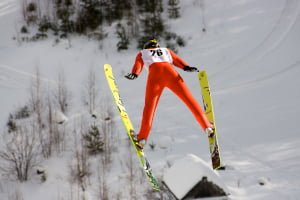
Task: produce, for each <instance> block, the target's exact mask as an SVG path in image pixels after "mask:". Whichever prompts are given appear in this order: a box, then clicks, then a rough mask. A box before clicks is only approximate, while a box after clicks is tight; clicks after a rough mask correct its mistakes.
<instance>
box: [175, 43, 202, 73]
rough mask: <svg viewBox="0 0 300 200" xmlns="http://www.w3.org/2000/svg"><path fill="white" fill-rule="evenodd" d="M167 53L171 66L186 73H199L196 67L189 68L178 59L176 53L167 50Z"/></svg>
mask: <svg viewBox="0 0 300 200" xmlns="http://www.w3.org/2000/svg"><path fill="white" fill-rule="evenodd" d="M169 52H170V54H171V56H172V59H173V64H174V65H175V66H177V67H179V68H181V69H183V70H184V71H186V72H199V70H198V69H197V67H190V66H189V65H188V64H187V63H186V62H185V61H184V60H183V59H182V58H180V57H179V56H178V55H177V54H176V53H174V52H173V51H172V50H170V49H169Z"/></svg>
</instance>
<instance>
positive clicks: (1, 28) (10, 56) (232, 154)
mask: <svg viewBox="0 0 300 200" xmlns="http://www.w3.org/2000/svg"><path fill="white" fill-rule="evenodd" d="M19 6H20V5H19V1H18V0H2V1H1V2H0V94H1V100H0V109H1V113H0V124H1V128H0V130H2V129H4V128H3V127H4V126H5V123H6V121H7V118H8V114H9V112H12V110H14V109H15V108H16V107H18V106H23V105H24V99H25V100H26V99H28V96H29V94H28V93H29V92H28V91H29V89H28V87H29V82H30V80H31V79H32V78H33V77H34V76H35V75H34V74H35V73H34V71H35V69H36V68H37V67H39V69H40V71H41V77H42V80H43V81H44V82H45V83H46V84H48V85H52V84H55V82H56V77H57V74H58V71H59V70H60V69H63V70H64V71H65V73H66V74H67V76H66V81H67V85H68V87H70V89H71V90H72V94H73V97H74V99H75V100H74V102H73V104H74V105H77V108H76V109H73V110H72V112H71V113H70V116H68V117H69V118H72V116H73V115H74V116H75V115H77V114H78V112H80V109H81V106H80V105H79V103H78V102H80V95H81V92H82V89H83V86H82V85H83V81H84V80H85V77H86V76H85V74H87V73H88V71H89V69H90V68H94V70H95V72H96V73H97V74H98V75H99V80H100V83H101V85H100V89H101V91H102V92H101V93H102V94H103V95H104V96H108V97H110V94H109V92H108V90H107V85H106V82H105V80H104V78H103V72H102V66H103V64H104V63H110V64H112V66H113V67H114V71H115V73H116V74H117V82H118V84H119V85H120V91H121V93H122V97H123V100H124V103H125V105H126V107H127V110H128V112H129V115H130V116H131V118H132V121H133V123H134V125H135V127H136V128H137V129H138V127H139V123H140V118H141V113H142V108H143V103H144V87H145V81H146V76H147V73H146V70H145V71H144V73H143V74H142V75H141V76H140V77H139V78H138V79H137V80H135V81H128V80H126V79H124V78H123V75H124V73H125V72H129V71H130V70H131V66H132V63H133V60H134V58H135V54H136V52H137V51H136V49H134V45H132V48H131V49H130V50H129V51H127V52H122V53H119V52H117V51H116V50H115V44H116V41H115V39H113V37H110V36H109V37H108V39H107V40H105V41H104V42H103V44H101V46H102V47H103V48H102V49H100V48H99V46H100V44H99V43H98V42H95V41H87V40H86V39H85V38H79V37H76V38H72V39H71V48H69V43H68V42H67V41H66V42H65V43H63V42H62V43H59V44H58V45H53V43H54V42H53V40H52V39H51V38H50V39H48V40H45V41H42V42H36V43H18V42H17V41H16V40H12V38H13V37H14V36H15V37H18V34H17V30H19V27H20V21H21V17H20V13H19ZM299 12H300V2H299V1H298V0H276V1H274V0H263V1H262V0H240V1H233V0H224V1H218V0H209V1H205V0H185V1H181V15H182V17H181V18H179V19H176V20H168V21H166V24H167V25H168V26H169V27H170V28H171V30H173V31H174V32H176V33H177V34H179V35H181V36H183V37H184V38H185V39H186V40H187V46H186V47H184V48H181V49H180V50H179V55H180V56H181V57H182V58H184V59H185V60H186V61H187V62H188V63H190V65H192V66H197V67H199V68H201V69H205V70H207V72H208V75H209V78H210V84H211V89H212V95H213V98H214V104H215V112H216V118H217V119H216V120H217V126H218V130H219V134H220V136H219V143H220V146H221V153H222V156H223V160H224V162H225V163H226V164H227V165H228V166H229V167H228V170H225V171H222V172H219V175H220V177H221V178H222V179H223V180H224V183H225V184H226V186H227V187H228V189H229V190H230V191H229V192H230V193H231V194H232V199H239V200H240V199H249V200H250V199H251V200H253V199H264V200H271V199H272V200H273V199H279V200H280V199H298V196H299V195H300V189H299V185H300V181H299V180H300V178H299V174H300V168H299V166H300V137H299V131H298V122H299V114H300V106H299V102H300V90H299V85H300V79H299V75H300V54H299V52H300V39H299V35H300V16H299ZM203 28H205V29H206V31H205V32H203V31H202V29H203ZM107 31H108V32H110V33H112V34H113V32H114V30H113V29H110V28H108V29H107ZM112 47H113V48H112ZM180 73H181V74H182V76H183V78H184V79H185V80H186V82H187V84H188V86H189V87H190V89H191V90H192V92H193V94H194V95H195V97H196V98H197V99H198V100H199V102H201V96H200V90H199V86H198V81H197V76H196V74H194V73H185V72H180ZM76 99H77V100H76ZM75 107H76V106H75ZM116 124H117V126H118V127H119V130H120V131H119V134H120V135H121V136H120V139H121V140H122V139H125V138H126V135H125V134H123V132H122V124H121V122H120V120H119V119H118V118H116ZM123 135H124V136H123ZM149 140H150V141H149V142H152V141H153V142H154V143H155V144H157V147H156V150H155V151H151V150H150V148H146V151H147V154H148V157H149V160H150V162H151V164H152V165H153V170H154V173H155V174H158V175H159V176H161V175H162V172H163V170H164V167H165V166H166V163H168V164H172V163H173V162H174V160H176V159H180V158H181V157H183V156H184V155H186V154H189V153H191V154H195V155H197V156H199V157H201V158H202V159H203V160H205V161H207V162H209V154H208V146H207V138H206V136H205V135H204V134H203V131H202V130H201V129H200V127H199V126H198V124H197V123H196V121H195V120H194V119H193V117H192V115H191V114H190V112H189V111H188V109H187V108H186V107H185V106H184V105H183V104H182V103H181V102H180V101H179V100H178V99H177V97H176V96H174V95H173V94H172V93H171V92H169V91H167V90H166V91H165V92H164V93H163V95H162V97H161V100H160V103H159V105H158V109H157V114H156V116H155V120H154V125H153V129H152V132H151V136H150V139H149ZM68 161H69V158H68V157H66V158H57V159H56V158H53V159H51V160H50V161H48V162H49V166H50V167H51V166H53V168H52V169H51V170H50V171H51V172H53V174H55V175H53V176H54V177H59V178H53V176H52V178H50V183H49V182H47V183H46V184H45V185H40V184H36V183H35V182H34V181H29V182H28V183H24V184H22V185H21V186H20V190H21V193H23V195H24V199H25V200H27V199H28V200H29V199H30V200H37V199H39V197H40V196H41V195H42V194H46V195H42V196H43V199H53V198H57V199H59V198H60V197H62V195H61V194H62V193H63V192H64V191H65V190H68V191H69V188H68V187H70V186H69V185H68V184H67V183H65V182H64V181H63V180H65V179H66V178H65V177H64V172H66V171H67V170H66V169H65V168H67V167H68V164H67V162H68ZM137 164H138V163H137ZM61 165H63V167H61V168H63V170H62V171H59V170H57V168H58V167H57V166H61ZM112 171H113V172H114V173H115V176H118V175H119V174H120V173H121V172H120V171H118V169H115V168H114V170H112ZM122 172H123V173H126V171H125V172H124V169H123V171H122ZM66 173H67V172H66ZM182 173H184V172H182ZM65 176H66V175H65ZM57 180H59V181H57ZM51 181H53V182H51ZM55 181H57V182H55ZM110 182H111V184H110V187H113V185H114V187H116V188H114V189H113V190H115V191H118V190H122V189H123V188H126V185H122V182H121V183H119V184H116V182H117V180H115V179H112V180H111V181H110ZM259 182H263V183H264V185H263V186H262V185H260V184H259ZM5 183H6V180H5V179H4V178H3V179H2V178H1V180H0V198H1V199H8V196H9V195H11V193H12V190H10V189H9V188H10V187H9V186H7V185H6V184H5ZM11 184H12V185H13V184H14V183H11ZM55 184H57V185H59V186H64V187H60V189H58V188H57V187H56V186H55ZM137 184H139V183H137ZM36 187H38V190H36ZM64 188H68V189H65V190H64ZM13 191H14V190H13ZM57 193H59V194H57ZM50 194H51V195H50ZM53 194H57V195H53ZM91 199H93V198H91Z"/></svg>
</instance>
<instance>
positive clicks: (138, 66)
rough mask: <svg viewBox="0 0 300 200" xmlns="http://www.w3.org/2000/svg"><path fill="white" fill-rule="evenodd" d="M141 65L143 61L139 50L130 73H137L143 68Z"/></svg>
mask: <svg viewBox="0 0 300 200" xmlns="http://www.w3.org/2000/svg"><path fill="white" fill-rule="evenodd" d="M143 66H144V61H143V58H142V53H141V52H139V53H138V54H137V56H136V58H135V62H134V65H133V68H132V70H131V73H132V74H136V75H139V74H140V73H141V71H142V70H143Z"/></svg>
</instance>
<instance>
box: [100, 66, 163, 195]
mask: <svg viewBox="0 0 300 200" xmlns="http://www.w3.org/2000/svg"><path fill="white" fill-rule="evenodd" d="M104 72H105V76H106V79H107V82H108V85H109V88H110V90H111V92H112V95H113V97H114V100H115V103H116V105H117V108H118V111H119V114H120V116H121V119H122V122H123V124H124V126H125V128H126V132H127V134H128V137H129V139H130V141H131V144H132V146H133V147H134V149H135V151H136V154H137V156H138V158H139V161H140V164H141V167H142V168H143V170H144V172H145V174H146V176H147V179H148V181H149V183H150V185H151V186H152V188H153V189H154V190H156V191H159V190H160V188H159V184H158V181H157V179H156V178H155V176H154V175H153V174H152V169H151V167H150V164H149V161H148V160H147V158H146V155H145V153H144V152H143V151H142V150H141V149H139V148H137V147H136V145H135V144H134V141H133V139H132V135H133V134H135V131H134V128H133V125H132V123H131V120H130V119H129V116H128V114H127V111H126V109H125V106H124V104H123V102H122V99H121V97H120V93H119V89H118V86H117V84H116V81H115V78H114V75H113V72H112V67H111V65H109V64H105V65H104Z"/></svg>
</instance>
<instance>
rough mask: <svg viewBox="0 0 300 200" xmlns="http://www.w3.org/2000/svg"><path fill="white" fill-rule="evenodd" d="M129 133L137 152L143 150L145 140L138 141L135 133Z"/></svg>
mask: <svg viewBox="0 0 300 200" xmlns="http://www.w3.org/2000/svg"><path fill="white" fill-rule="evenodd" d="M130 133H131V137H132V140H133V142H134V144H135V146H136V147H137V148H138V149H139V150H141V151H142V150H143V149H144V146H145V145H146V140H145V139H142V140H138V136H137V134H136V133H135V132H130Z"/></svg>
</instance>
